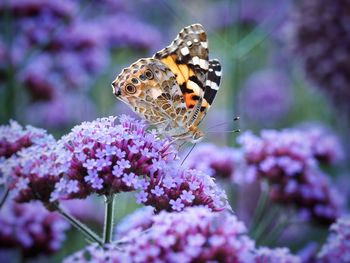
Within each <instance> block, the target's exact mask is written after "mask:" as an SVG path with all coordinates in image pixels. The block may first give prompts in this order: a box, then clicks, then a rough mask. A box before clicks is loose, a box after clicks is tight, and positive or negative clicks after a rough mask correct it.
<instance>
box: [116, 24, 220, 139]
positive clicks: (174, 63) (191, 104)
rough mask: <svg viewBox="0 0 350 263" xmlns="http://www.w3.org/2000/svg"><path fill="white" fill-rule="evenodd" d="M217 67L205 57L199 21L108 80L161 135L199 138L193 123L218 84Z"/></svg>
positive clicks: (218, 71)
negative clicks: (152, 54)
mask: <svg viewBox="0 0 350 263" xmlns="http://www.w3.org/2000/svg"><path fill="white" fill-rule="evenodd" d="M220 76H221V66H220V63H219V62H218V61H217V60H211V61H209V60H208V43H207V38H206V34H205V32H204V30H203V28H202V26H201V25H199V24H195V25H191V26H189V27H186V28H184V29H183V30H181V32H180V33H179V35H178V36H177V38H175V40H174V41H173V42H172V43H171V44H170V45H169V46H168V47H166V48H165V49H163V50H161V51H159V52H157V53H156V54H155V55H154V56H153V57H152V58H145V59H140V60H138V61H137V62H135V63H133V64H132V65H131V66H130V67H128V68H125V69H124V70H123V71H122V72H121V73H120V74H119V75H118V77H117V78H116V79H115V80H114V81H113V83H112V87H113V93H114V94H115V95H116V96H117V98H118V99H120V100H121V101H123V102H124V103H126V104H127V105H129V106H130V107H131V108H132V109H133V110H134V111H135V112H136V113H138V114H139V115H140V116H141V117H143V118H144V119H146V120H147V121H149V122H150V123H151V124H153V125H155V126H156V127H157V128H158V130H160V132H161V133H163V134H164V135H166V136H170V137H172V138H174V139H179V140H185V141H192V142H193V143H195V142H197V141H199V140H201V139H202V138H203V136H204V134H203V133H202V132H201V131H200V130H199V128H198V125H199V124H200V122H201V121H202V120H203V118H204V116H205V115H206V113H207V111H208V109H209V107H210V105H211V103H212V101H213V99H214V97H215V95H216V92H217V90H218V88H219V83H220Z"/></svg>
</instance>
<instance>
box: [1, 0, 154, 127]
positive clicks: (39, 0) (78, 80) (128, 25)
mask: <svg viewBox="0 0 350 263" xmlns="http://www.w3.org/2000/svg"><path fill="white" fill-rule="evenodd" d="M127 5H128V3H127V1H120V0H118V1H94V3H86V2H85V1H69V0H51V1H46V0H11V1H2V2H1V3H0V16H1V17H4V18H5V17H8V18H9V19H1V21H0V27H1V28H8V30H9V32H16V34H12V35H11V37H9V36H8V34H7V33H6V31H3V32H2V33H0V86H5V85H7V84H8V83H9V82H10V81H12V80H11V79H10V78H12V76H11V75H10V74H9V72H10V70H9V69H11V72H13V75H14V76H13V78H15V79H16V83H15V85H16V86H18V87H17V88H21V89H23V90H24V89H25V90H26V91H27V94H29V97H30V101H29V103H28V105H26V106H28V107H27V108H29V109H30V111H29V113H26V114H24V116H22V117H24V118H27V119H30V120H31V123H33V122H32V121H33V120H34V121H35V122H34V124H36V125H42V126H45V127H49V125H51V126H54V127H57V126H58V125H63V124H65V125H67V124H71V123H76V122H80V121H81V120H82V117H84V118H85V120H86V116H87V114H88V113H90V112H89V111H86V112H85V115H84V116H77V114H72V115H69V114H64V115H62V116H60V115H57V114H56V115H55V114H54V110H55V109H54V108H53V107H52V106H53V105H55V106H56V107H55V108H56V109H57V105H58V104H59V105H62V106H61V107H63V105H64V104H65V105H67V103H65V102H66V100H69V98H70V97H71V96H77V95H78V96H81V97H82V98H83V99H85V100H89V97H88V96H87V95H86V94H84V93H86V91H87V90H88V89H89V88H91V87H92V86H93V84H94V83H95V81H96V78H98V76H100V75H101V73H102V72H106V68H107V66H108V64H109V63H110V57H111V53H112V52H113V51H114V50H115V49H117V48H120V47H124V46H126V45H128V46H129V45H130V46H132V47H133V48H141V49H150V48H153V47H154V46H155V45H157V43H159V40H160V37H159V32H158V30H156V29H155V28H154V27H153V26H151V25H149V24H147V23H145V22H143V21H141V20H140V19H138V18H137V17H135V12H129V11H128V8H127ZM116 24H117V25H118V26H117V27H116V26H115V25H116ZM11 74H12V73H11ZM71 109H72V108H71ZM71 112H74V110H72V111H71ZM34 113H37V114H39V116H41V117H46V119H48V116H50V117H57V119H58V122H57V123H56V122H54V121H51V122H49V123H46V122H45V121H43V120H42V119H40V118H35V119H33V118H31V116H32V115H33V114H34ZM34 115H35V114H34ZM91 117H94V116H91ZM51 126H50V127H51Z"/></svg>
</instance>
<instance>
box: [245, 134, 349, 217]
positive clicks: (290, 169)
mask: <svg viewBox="0 0 350 263" xmlns="http://www.w3.org/2000/svg"><path fill="white" fill-rule="evenodd" d="M319 134H320V133H319V131H317V130H312V129H311V130H296V129H295V130H283V131H276V130H264V131H262V132H261V134H260V136H255V135H253V134H252V133H251V132H246V133H244V134H242V135H241V136H240V137H239V143H240V144H241V145H242V149H243V151H244V155H245V159H246V162H247V165H248V167H247V172H249V173H250V174H253V175H255V176H256V178H257V179H265V180H267V181H268V182H269V185H270V189H269V194H270V198H271V199H272V200H273V201H277V202H281V203H287V204H292V205H295V206H296V207H297V208H299V211H300V212H302V214H303V215H304V216H308V217H309V216H311V217H313V218H314V219H317V220H318V221H319V222H322V223H327V224H329V223H332V222H333V221H334V220H335V219H336V218H337V216H339V214H340V212H341V204H342V202H341V198H340V196H339V195H338V193H337V192H336V191H335V189H334V188H333V187H332V186H331V185H330V182H329V180H328V178H327V176H326V175H325V174H324V173H323V172H322V171H321V170H320V168H319V160H320V161H323V160H325V161H326V162H331V161H332V160H337V159H339V158H340V153H341V151H340V146H339V143H335V141H334V137H327V136H326V135H323V136H325V137H324V138H323V139H320V136H319ZM335 146H336V147H335ZM337 147H338V148H337Z"/></svg>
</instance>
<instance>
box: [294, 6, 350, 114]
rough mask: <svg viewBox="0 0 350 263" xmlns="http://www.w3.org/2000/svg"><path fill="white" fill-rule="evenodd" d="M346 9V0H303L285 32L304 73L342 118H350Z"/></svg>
mask: <svg viewBox="0 0 350 263" xmlns="http://www.w3.org/2000/svg"><path fill="white" fill-rule="evenodd" d="M349 8H350V3H349V2H348V1H342V0H336V1H332V0H322V1H318V0H311V1H303V3H300V5H298V8H296V10H295V13H294V17H293V19H292V21H291V27H290V29H291V30H290V33H291V34H290V35H289V36H288V35H287V36H288V37H289V38H290V39H289V41H290V44H291V47H292V49H293V50H294V51H295V53H296V54H297V55H298V57H299V58H300V59H301V61H302V64H303V67H304V70H305V73H306V75H307V76H308V77H309V78H310V79H311V80H312V81H313V82H314V83H315V85H316V86H317V87H318V88H320V89H321V90H322V91H324V92H325V94H326V95H327V97H329V98H330V99H331V101H332V102H333V105H334V107H335V108H337V109H338V110H339V113H340V114H341V115H343V116H344V117H345V120H347V119H349V117H350V107H349V103H348V102H349V100H350V89H349V88H348V87H349V85H350V34H349V32H350V30H349V12H348V10H349Z"/></svg>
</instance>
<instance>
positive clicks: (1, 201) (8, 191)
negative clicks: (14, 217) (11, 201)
mask: <svg viewBox="0 0 350 263" xmlns="http://www.w3.org/2000/svg"><path fill="white" fill-rule="evenodd" d="M9 193H10V189H9V188H7V187H6V189H5V190H4V193H3V195H2V197H1V199H0V209H1V207H2V206H3V205H4V204H5V202H6V200H7V197H8V196H9Z"/></svg>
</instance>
